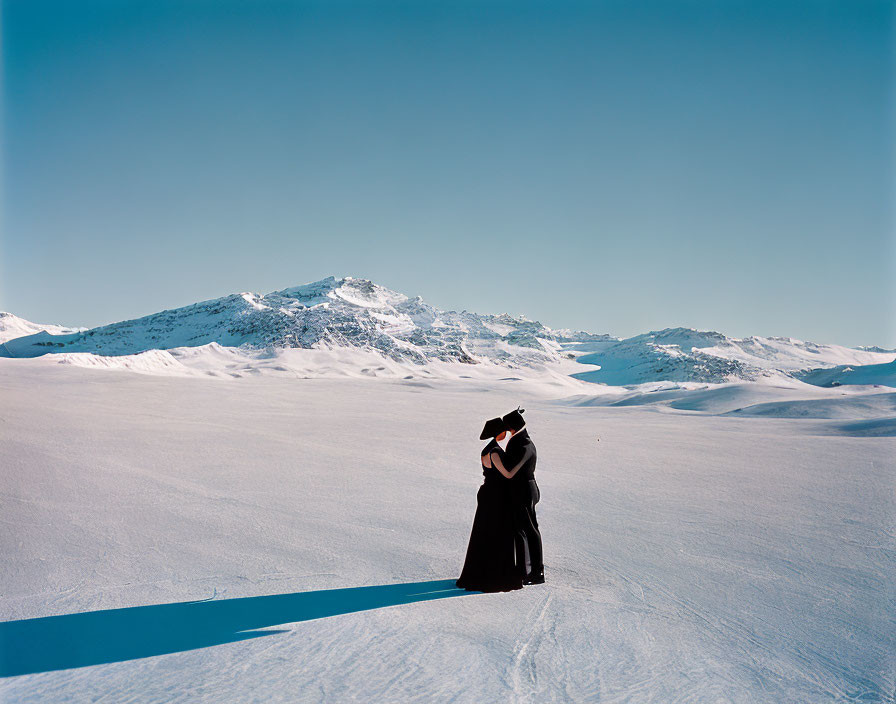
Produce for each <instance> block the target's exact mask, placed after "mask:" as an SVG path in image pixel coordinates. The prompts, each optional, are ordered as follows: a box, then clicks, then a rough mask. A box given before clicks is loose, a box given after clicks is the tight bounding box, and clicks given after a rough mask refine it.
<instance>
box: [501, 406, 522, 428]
mask: <svg viewBox="0 0 896 704" xmlns="http://www.w3.org/2000/svg"><path fill="white" fill-rule="evenodd" d="M525 412H526V409H525V408H519V407H517V409H516V410H515V411H511V412H510V413H508V414H507V415H506V416H504V417H503V418H502V419H501V420H502V421H503V422H504V425H505V426H507V428H508V430H519V429H520V428H522V427H523V426H524V425H525V424H526V421H525V420H524V419H523V413H525Z"/></svg>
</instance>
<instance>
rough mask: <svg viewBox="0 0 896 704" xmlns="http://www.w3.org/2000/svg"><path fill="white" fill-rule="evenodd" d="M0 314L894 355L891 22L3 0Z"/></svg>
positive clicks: (839, 6) (792, 8)
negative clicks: (336, 322) (591, 335)
mask: <svg viewBox="0 0 896 704" xmlns="http://www.w3.org/2000/svg"><path fill="white" fill-rule="evenodd" d="M2 22H3V27H2V40H3V49H2V51H3V56H2V58H3V91H2V95H3V109H2V118H3V144H2V156H3V179H4V180H3V191H2V193H3V216H2V240H0V309H5V310H10V311H12V312H14V313H16V314H18V315H21V316H23V317H26V318H29V319H32V320H37V321H40V322H58V323H64V324H72V325H97V324H101V323H105V322H111V321H114V320H120V319H124V318H131V317H136V316H139V315H144V314H148V313H152V312H155V311H157V310H161V309H164V308H171V307H175V306H179V305H185V304H188V303H191V302H194V301H197V300H201V299H206V298H213V297H217V296H221V295H225V294H227V293H230V292H234V291H245V290H253V291H260V292H267V291H270V290H274V289H278V288H285V287H287V286H291V285H295V284H298V283H303V282H306V281H311V280H315V279H320V278H323V277H325V276H328V275H330V274H333V275H337V276H341V275H352V276H361V277H366V278H371V279H373V280H375V281H377V282H378V283H381V284H383V285H386V286H389V287H390V288H394V289H397V290H400V291H402V292H404V293H407V294H410V295H416V294H419V295H422V296H423V297H424V298H425V299H426V300H428V301H429V302H431V303H433V304H434V305H437V306H440V307H447V308H456V309H462V308H467V309H469V310H476V311H480V312H496V313H497V312H504V311H507V312H511V313H524V314H526V315H528V316H529V317H533V318H537V319H540V320H542V321H543V322H545V323H546V324H548V325H551V326H554V327H575V328H583V329H588V330H593V331H597V332H610V333H613V334H617V335H630V334H635V333H638V332H643V331H646V330H649V329H656V328H662V327H667V326H676V325H687V326H692V327H699V328H711V329H716V330H720V331H722V332H726V333H729V334H732V335H738V336H741V335H748V334H759V335H790V336H794V337H800V338H804V339H812V340H817V341H820V342H836V343H842V344H849V345H858V344H882V345H888V346H894V345H896V322H894V321H896V310H894V306H896V303H894V302H896V242H894V203H893V199H894V190H896V179H894V156H896V149H894V125H896V116H894V57H896V53H894V43H896V42H894V32H896V30H894V4H893V3H892V2H889V1H887V2H884V1H870V0H844V1H842V2H828V1H826V0H805V1H803V2H789V1H787V0H777V1H775V2H762V1H759V0H749V1H745V2H737V1H734V0H712V1H710V0H706V1H705V2H695V1H686V0H681V1H679V2H671V1H667V2H639V1H638V0H627V1H625V2H593V3H581V4H573V3H562V2H550V3H525V2H472V3H467V2H450V3H449V2H433V1H427V0H420V1H418V2H406V3H394V2H388V1H386V0H384V1H371V2H351V3H350V2H340V1H338V0H330V1H328V2H323V3H304V2H265V1H263V0H261V1H252V2H250V1H248V0H247V1H246V2H227V1H222V0H206V1H198V0H196V1H192V2H165V1H162V0H152V1H151V2H136V1H129V0H114V1H109V2H96V1H93V0H89V1H85V0H82V1H79V2H46V1H44V0H4V2H3V15H2Z"/></svg>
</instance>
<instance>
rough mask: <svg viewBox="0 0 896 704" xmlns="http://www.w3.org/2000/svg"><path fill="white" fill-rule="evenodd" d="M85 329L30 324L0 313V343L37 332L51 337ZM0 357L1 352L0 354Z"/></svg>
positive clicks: (15, 316)
mask: <svg viewBox="0 0 896 704" xmlns="http://www.w3.org/2000/svg"><path fill="white" fill-rule="evenodd" d="M84 329H85V328H66V327H63V326H61V325H42V324H41V323H32V322H31V321H30V320H25V319H24V318H20V317H19V316H17V315H13V314H12V313H4V312H3V311H0V343H3V342H6V341H7V340H14V339H16V338H19V337H24V336H26V335H34V334H35V333H39V332H48V333H50V334H52V335H66V334H69V333H73V332H79V331H80V330H84ZM0 356H2V352H0Z"/></svg>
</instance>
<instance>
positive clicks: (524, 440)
mask: <svg viewBox="0 0 896 704" xmlns="http://www.w3.org/2000/svg"><path fill="white" fill-rule="evenodd" d="M504 457H505V459H504V466H505V467H506V468H507V469H509V470H510V469H513V468H514V467H516V466H517V465H518V464H519V463H520V462H521V461H522V462H523V466H522V467H520V471H519V472H517V473H516V474H514V475H513V479H511V481H514V482H527V481H529V480H530V479H535V461H536V454H535V443H534V442H532V438H530V437H529V431H528V430H526V429H525V428H523V429H522V430H521V431H520V432H518V433H517V434H516V435H514V436H513V437H512V438H510V440H508V442H507V449H506V450H505V451H504Z"/></svg>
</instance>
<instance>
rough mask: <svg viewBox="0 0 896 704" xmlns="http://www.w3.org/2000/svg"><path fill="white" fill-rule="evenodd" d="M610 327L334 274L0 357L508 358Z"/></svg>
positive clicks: (52, 336) (551, 355)
mask: <svg viewBox="0 0 896 704" xmlns="http://www.w3.org/2000/svg"><path fill="white" fill-rule="evenodd" d="M610 339H612V338H610V337H609V336H608V335H592V334H589V333H583V332H580V333H574V332H570V331H554V330H550V329H549V328H547V327H545V326H544V325H542V324H541V323H539V322H536V321H532V320H528V319H526V318H524V317H513V316H510V315H479V314H476V313H469V312H467V311H463V312H459V313H458V312H454V311H443V310H438V309H436V308H434V307H433V306H431V305H429V304H427V303H425V302H424V301H423V300H422V299H421V298H419V297H417V298H409V297H407V296H405V295H403V294H400V293H396V292H395V291H391V290H389V289H387V288H384V287H382V286H378V285H377V284H375V283H373V282H371V281H368V280H366V279H355V278H342V279H337V278H335V277H330V278H327V279H323V280H321V281H317V282H314V283H311V284H306V285H304V286H296V287H294V288H288V289H284V290H282V291H275V292H273V293H268V294H266V295H258V294H254V293H239V294H232V295H230V296H225V297H223V298H217V299H214V300H210V301H204V302H202V303H195V304H193V305H189V306H185V307H183V308H177V309H174V310H166V311H162V312H161V313H155V314H153V315H149V316H146V317H144V318H138V319H136V320H126V321H124V322H121V323H114V324H112V325H104V326H101V327H97V328H92V329H88V330H82V331H77V332H69V333H68V334H57V331H49V332H45V331H41V332H36V333H34V334H30V335H27V336H26V337H20V338H17V339H10V340H6V342H5V344H3V345H2V346H0V356H7V357H36V356H40V355H43V354H47V353H51V352H91V353H95V354H101V355H131V354H137V353H140V352H144V351H146V350H152V349H173V348H179V347H197V346H200V345H207V344H211V343H217V344H219V345H222V346H225V347H239V346H247V347H252V348H256V349H258V348H320V347H330V348H338V347H357V348H362V349H365V350H372V351H377V352H379V353H381V354H382V355H384V356H385V357H387V358H390V359H392V360H395V361H403V362H411V363H415V364H423V363H425V362H427V361H430V360H440V361H453V362H462V363H468V364H474V363H476V362H478V361H483V360H485V359H487V360H491V361H494V362H498V363H503V364H507V365H509V366H527V365H532V364H543V363H547V362H552V361H557V360H559V359H561V358H562V357H563V356H564V355H565V354H566V353H564V352H563V351H562V347H563V345H568V344H571V343H579V342H593V341H600V340H610Z"/></svg>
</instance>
